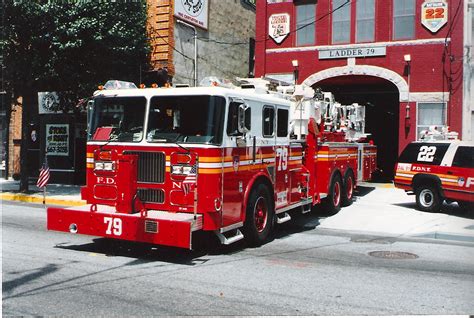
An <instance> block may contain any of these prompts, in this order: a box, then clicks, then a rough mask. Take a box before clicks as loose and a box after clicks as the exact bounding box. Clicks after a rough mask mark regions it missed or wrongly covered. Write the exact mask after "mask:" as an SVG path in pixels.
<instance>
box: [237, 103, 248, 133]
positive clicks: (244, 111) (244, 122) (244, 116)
mask: <svg viewBox="0 0 474 318" xmlns="http://www.w3.org/2000/svg"><path fill="white" fill-rule="evenodd" d="M250 118H251V109H250V106H249V105H246V104H240V105H239V113H238V120H239V125H238V129H239V132H240V133H242V134H245V133H248V132H249V131H250Z"/></svg>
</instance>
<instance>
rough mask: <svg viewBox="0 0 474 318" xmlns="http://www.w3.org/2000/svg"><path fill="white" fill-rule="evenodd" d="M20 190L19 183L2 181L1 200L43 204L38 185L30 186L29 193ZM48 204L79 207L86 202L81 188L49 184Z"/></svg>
mask: <svg viewBox="0 0 474 318" xmlns="http://www.w3.org/2000/svg"><path fill="white" fill-rule="evenodd" d="M19 188H20V182H19V181H15V180H5V179H0V191H1V193H0V199H1V200H2V201H3V200H6V201H21V202H30V203H40V204H42V203H43V189H39V188H38V187H37V186H36V184H31V183H30V184H29V187H28V189H29V192H28V193H21V192H19V191H18V189H19ZM46 204H47V205H66V206H77V205H84V204H86V202H85V201H82V200H81V187H80V186H77V185H64V184H48V186H47V187H46Z"/></svg>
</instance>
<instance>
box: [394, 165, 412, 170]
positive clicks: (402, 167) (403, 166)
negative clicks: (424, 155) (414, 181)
mask: <svg viewBox="0 0 474 318" xmlns="http://www.w3.org/2000/svg"><path fill="white" fill-rule="evenodd" d="M397 170H400V171H410V170H411V164H410V163H399V164H398V166H397Z"/></svg>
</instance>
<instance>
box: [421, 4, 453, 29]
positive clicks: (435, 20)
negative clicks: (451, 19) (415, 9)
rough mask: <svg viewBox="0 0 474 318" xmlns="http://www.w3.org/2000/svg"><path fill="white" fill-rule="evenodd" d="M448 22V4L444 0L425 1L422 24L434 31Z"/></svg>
mask: <svg viewBox="0 0 474 318" xmlns="http://www.w3.org/2000/svg"><path fill="white" fill-rule="evenodd" d="M447 22H448V4H447V3H446V1H444V0H441V1H440V0H435V1H433V0H431V1H425V2H423V4H422V5H421V24H423V26H424V27H425V28H427V29H428V30H430V31H431V32H433V33H436V32H438V30H439V29H441V27H443V25H445V24H446V23H447Z"/></svg>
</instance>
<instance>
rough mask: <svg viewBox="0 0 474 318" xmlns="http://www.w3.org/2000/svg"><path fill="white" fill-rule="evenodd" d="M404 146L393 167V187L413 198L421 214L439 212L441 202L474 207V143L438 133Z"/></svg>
mask: <svg viewBox="0 0 474 318" xmlns="http://www.w3.org/2000/svg"><path fill="white" fill-rule="evenodd" d="M422 136H423V137H424V138H423V139H422V140H420V141H415V142H412V143H410V144H408V145H407V146H406V148H405V149H404V150H403V152H402V153H401V154H400V157H399V159H398V163H397V165H396V174H395V186H396V187H397V188H400V189H404V190H405V191H406V192H407V193H408V194H414V195H415V197H416V206H417V208H418V209H419V210H421V211H426V212H438V211H439V210H440V208H441V206H442V203H443V201H448V202H454V201H456V202H458V204H459V206H460V207H461V208H462V209H463V210H465V211H469V210H473V209H474V208H473V207H474V143H473V142H468V141H461V140H458V139H457V134H456V133H449V132H448V131H446V130H445V131H443V130H437V129H436V128H435V127H432V128H431V129H430V131H425V132H423V133H422Z"/></svg>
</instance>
